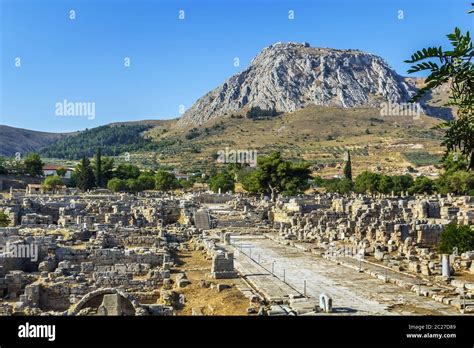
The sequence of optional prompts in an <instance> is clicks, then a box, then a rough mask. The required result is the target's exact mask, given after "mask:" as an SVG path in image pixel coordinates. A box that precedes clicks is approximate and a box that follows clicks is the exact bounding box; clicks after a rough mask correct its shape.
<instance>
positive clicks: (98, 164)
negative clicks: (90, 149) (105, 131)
mask: <svg viewBox="0 0 474 348" xmlns="http://www.w3.org/2000/svg"><path fill="white" fill-rule="evenodd" d="M94 179H95V185H96V186H97V187H102V186H103V184H104V183H103V172H102V152H101V149H100V147H98V148H97V151H96V153H95V157H94Z"/></svg>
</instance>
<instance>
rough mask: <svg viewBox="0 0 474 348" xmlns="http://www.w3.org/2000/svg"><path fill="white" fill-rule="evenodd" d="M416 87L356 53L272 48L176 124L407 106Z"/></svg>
mask: <svg viewBox="0 0 474 348" xmlns="http://www.w3.org/2000/svg"><path fill="white" fill-rule="evenodd" d="M415 91H416V87H415V85H414V84H413V83H412V82H411V81H410V80H406V79H404V78H403V77H401V76H400V75H398V74H397V73H396V72H395V71H394V70H392V69H391V68H390V66H389V65H388V64H387V63H386V62H385V61H384V60H383V59H382V58H380V57H378V56H376V55H373V54H370V53H365V52H362V51H358V50H338V49H330V48H313V47H310V45H309V44H307V43H303V44H299V43H276V44H273V45H271V46H269V47H266V48H265V49H263V50H262V52H260V54H259V55H257V56H256V57H255V58H254V59H253V60H252V62H251V64H250V66H249V67H248V68H247V69H245V70H244V71H242V72H240V73H238V74H236V75H234V76H232V77H230V78H229V79H228V80H227V81H225V82H224V83H223V84H222V85H221V86H219V87H217V88H215V89H214V90H212V91H211V92H209V93H207V94H206V95H204V96H203V97H202V98H200V99H199V100H198V101H197V102H196V103H195V104H194V105H193V106H192V107H191V108H190V109H189V110H187V111H186V112H185V113H184V114H183V116H182V117H181V119H180V120H179V122H178V125H179V126H189V125H200V124H202V123H203V122H206V121H207V120H209V119H212V118H215V117H219V116H221V115H224V114H226V113H235V112H236V111H239V110H245V109H248V108H250V107H257V106H258V107H260V108H262V109H275V110H276V111H279V112H292V111H295V110H297V109H300V108H303V107H305V106H307V105H311V104H313V105H321V106H340V107H343V108H351V107H359V106H365V107H378V106H379V105H380V103H381V102H384V101H387V100H390V101H392V102H396V103H404V102H407V101H408V100H409V99H410V97H411V95H413V94H414V93H415Z"/></svg>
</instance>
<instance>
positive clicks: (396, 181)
mask: <svg viewBox="0 0 474 348" xmlns="http://www.w3.org/2000/svg"><path fill="white" fill-rule="evenodd" d="M392 181H393V192H394V193H395V194H400V193H402V192H406V191H408V189H409V188H410V187H411V186H412V185H413V178H412V177H411V175H408V174H406V175H394V176H392Z"/></svg>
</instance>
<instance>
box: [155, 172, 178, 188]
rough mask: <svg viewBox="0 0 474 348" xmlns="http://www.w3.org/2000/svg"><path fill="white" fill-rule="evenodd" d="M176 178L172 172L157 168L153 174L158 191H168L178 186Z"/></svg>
mask: <svg viewBox="0 0 474 348" xmlns="http://www.w3.org/2000/svg"><path fill="white" fill-rule="evenodd" d="M178 186H179V185H178V180H176V178H175V176H174V174H173V173H168V172H166V171H164V170H159V171H158V172H157V173H156V175H155V188H156V189H157V190H159V191H169V190H174V189H176V188H178Z"/></svg>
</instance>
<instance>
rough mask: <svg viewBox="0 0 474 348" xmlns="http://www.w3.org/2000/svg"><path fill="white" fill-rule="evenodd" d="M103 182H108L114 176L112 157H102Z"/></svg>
mask: <svg viewBox="0 0 474 348" xmlns="http://www.w3.org/2000/svg"><path fill="white" fill-rule="evenodd" d="M101 169H102V182H108V181H109V180H110V179H112V178H113V174H114V173H113V170H114V159H113V158H112V157H102V168H101Z"/></svg>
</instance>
